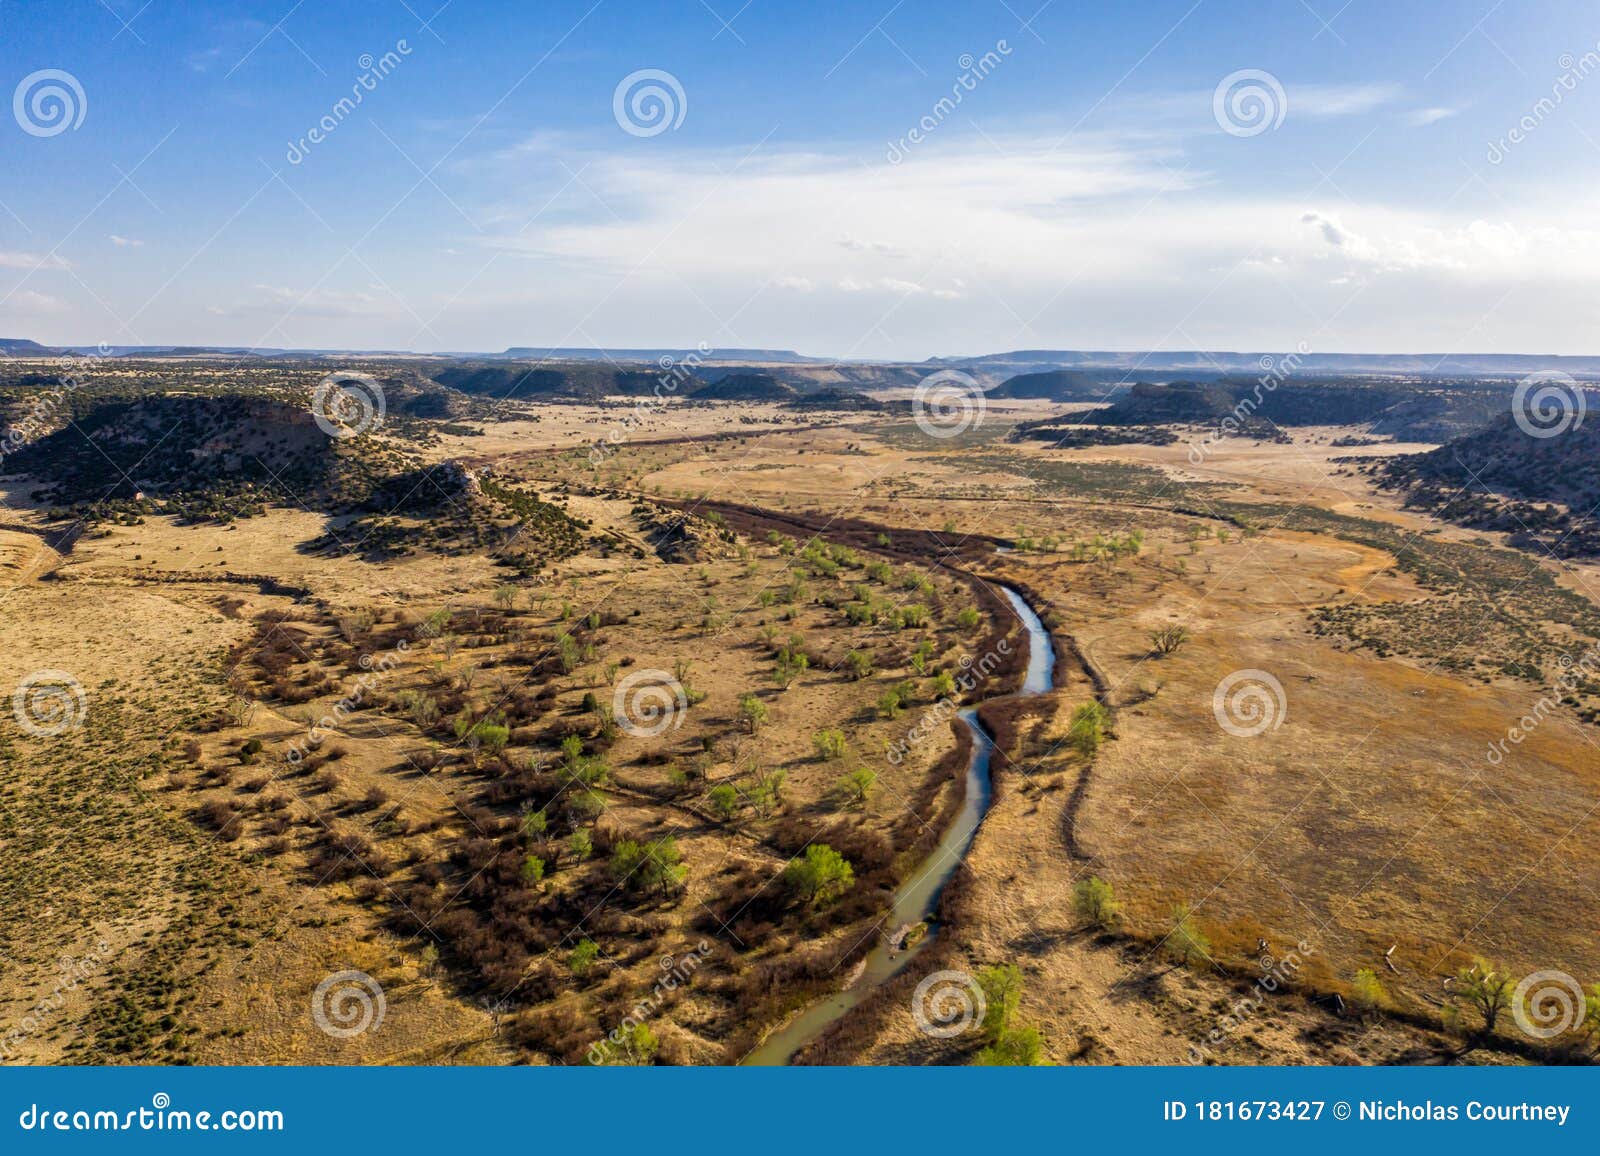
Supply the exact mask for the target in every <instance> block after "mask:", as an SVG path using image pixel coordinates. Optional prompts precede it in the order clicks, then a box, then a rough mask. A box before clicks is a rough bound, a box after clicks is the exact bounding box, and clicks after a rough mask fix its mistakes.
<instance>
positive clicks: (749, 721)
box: [739, 694, 767, 734]
mask: <svg viewBox="0 0 1600 1156" xmlns="http://www.w3.org/2000/svg"><path fill="white" fill-rule="evenodd" d="M739 719H740V721H742V722H743V723H744V725H745V726H747V727H749V728H750V733H751V734H755V733H756V732H757V731H758V730H760V729H761V724H762V723H764V722H766V721H767V704H766V703H764V702H762V701H761V700H760V699H759V698H757V697H756V696H755V695H753V694H744V695H740V696H739Z"/></svg>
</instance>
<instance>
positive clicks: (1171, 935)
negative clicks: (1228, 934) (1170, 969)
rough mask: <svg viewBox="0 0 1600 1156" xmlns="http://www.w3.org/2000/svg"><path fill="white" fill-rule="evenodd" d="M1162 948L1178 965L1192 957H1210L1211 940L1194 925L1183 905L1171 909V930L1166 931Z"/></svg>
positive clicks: (1190, 914)
mask: <svg viewBox="0 0 1600 1156" xmlns="http://www.w3.org/2000/svg"><path fill="white" fill-rule="evenodd" d="M1163 949H1164V950H1165V951H1166V953H1167V957H1168V958H1169V959H1171V960H1173V961H1174V962H1175V963H1177V964H1178V965H1179V966H1180V967H1182V966H1185V965H1187V964H1188V963H1189V962H1190V961H1192V960H1194V959H1204V960H1209V959H1210V958H1211V941H1210V940H1209V939H1207V938H1206V937H1205V935H1204V934H1202V933H1201V931H1200V929H1199V928H1198V927H1196V926H1195V922H1194V915H1193V914H1192V913H1191V912H1190V910H1189V909H1188V908H1187V907H1183V906H1178V907H1174V908H1173V909H1172V930H1171V931H1169V932H1168V933H1167V939H1166V943H1165V945H1164V948H1163Z"/></svg>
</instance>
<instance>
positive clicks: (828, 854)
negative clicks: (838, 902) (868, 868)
mask: <svg viewBox="0 0 1600 1156" xmlns="http://www.w3.org/2000/svg"><path fill="white" fill-rule="evenodd" d="M783 881H784V883H786V884H787V885H788V886H789V888H790V889H791V890H793V891H794V892H795V894H797V895H798V896H799V897H800V898H801V899H802V900H803V901H804V902H805V903H806V905H807V906H808V907H821V906H822V905H824V904H826V903H831V902H833V901H834V900H835V899H838V898H839V897H840V896H842V895H843V894H844V893H845V892H846V891H849V890H850V888H851V887H852V886H854V885H855V881H856V873H855V869H854V868H853V867H851V866H850V861H849V860H848V859H846V858H845V857H844V856H843V855H841V854H839V852H837V851H835V850H834V849H833V848H832V847H830V846H828V845H827V844H826V843H813V844H812V845H811V846H809V847H807V848H806V853H805V855H804V856H802V857H800V858H798V859H791V860H789V865H788V866H787V867H785V868H784V870H783Z"/></svg>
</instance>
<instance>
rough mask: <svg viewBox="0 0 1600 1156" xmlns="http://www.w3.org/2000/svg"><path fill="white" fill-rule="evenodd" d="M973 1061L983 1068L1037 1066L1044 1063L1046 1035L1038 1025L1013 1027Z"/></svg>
mask: <svg viewBox="0 0 1600 1156" xmlns="http://www.w3.org/2000/svg"><path fill="white" fill-rule="evenodd" d="M972 1062H973V1064H974V1065H976V1066H977V1067H983V1068H1035V1067H1038V1066H1039V1065H1040V1064H1042V1063H1044V1035H1043V1034H1042V1033H1041V1032H1040V1031H1039V1029H1038V1028H1036V1027H1020V1028H1011V1029H1008V1030H1007V1031H1004V1032H1002V1033H1001V1034H1000V1037H999V1038H998V1039H996V1040H995V1041H994V1042H993V1043H991V1044H990V1045H989V1046H988V1047H986V1048H984V1049H983V1050H982V1051H981V1052H979V1053H978V1054H977V1055H976V1056H974V1057H973V1059H972Z"/></svg>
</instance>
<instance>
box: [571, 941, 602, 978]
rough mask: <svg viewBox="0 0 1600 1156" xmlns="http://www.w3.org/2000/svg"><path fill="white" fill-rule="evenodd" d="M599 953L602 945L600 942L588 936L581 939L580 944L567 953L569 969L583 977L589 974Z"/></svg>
mask: <svg viewBox="0 0 1600 1156" xmlns="http://www.w3.org/2000/svg"><path fill="white" fill-rule="evenodd" d="M599 955H600V945H599V944H598V943H596V942H595V941H594V940H592V939H589V938H587V937H585V938H583V939H580V940H579V941H578V946H577V947H574V948H573V949H572V951H571V952H569V953H568V955H567V969H568V970H569V971H571V972H572V974H573V975H575V976H577V977H578V978H580V979H581V978H583V977H584V976H586V975H588V974H589V970H590V968H592V967H593V966H594V961H595V959H596V958H597V957H598V956H599Z"/></svg>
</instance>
